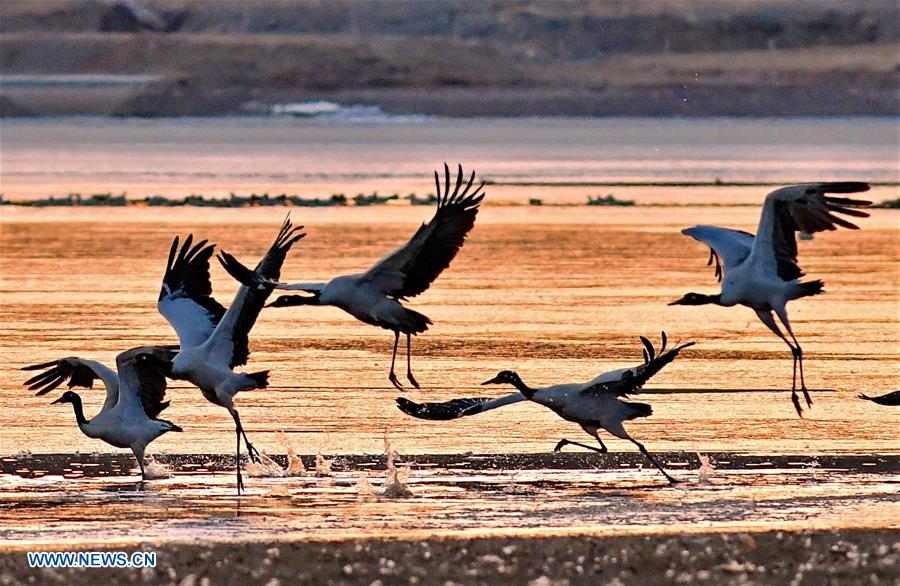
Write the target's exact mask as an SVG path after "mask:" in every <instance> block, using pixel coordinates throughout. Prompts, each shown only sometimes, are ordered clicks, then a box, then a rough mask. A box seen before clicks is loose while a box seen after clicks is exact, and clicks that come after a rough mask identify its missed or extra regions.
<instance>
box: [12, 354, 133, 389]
mask: <svg viewBox="0 0 900 586" xmlns="http://www.w3.org/2000/svg"><path fill="white" fill-rule="evenodd" d="M22 370H32V371H33V370H42V371H43V372H40V373H38V374H36V375H34V376H33V377H31V378H29V379H28V380H27V381H25V382H24V383H23V384H24V385H26V386H27V387H28V390H29V391H37V392H36V393H35V395H37V396H41V395H46V394H47V393H49V392H50V391H52V390H53V389H55V388H56V387H58V386H59V385H61V384H62V383H64V382H66V381H68V384H67V385H66V386H67V387H68V388H70V389H71V388H73V387H81V388H85V389H90V388H93V386H94V381H95V380H103V382H104V384H105V385H106V387H107V392H110V391H112V392H114V393H115V392H118V385H119V377H118V375H117V374H116V373H115V371H113V370H110V369H109V368H107V367H105V366H103V365H102V364H100V363H99V362H94V361H93V360H83V359H81V358H78V357H75V356H69V357H67V358H60V359H59V360H52V361H50V362H44V363H41V364H32V365H31V366H25V367H23V368H22Z"/></svg>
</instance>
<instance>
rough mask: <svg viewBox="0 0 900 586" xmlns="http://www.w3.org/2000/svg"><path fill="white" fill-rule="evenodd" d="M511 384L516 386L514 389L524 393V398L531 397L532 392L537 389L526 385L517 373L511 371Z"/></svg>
mask: <svg viewBox="0 0 900 586" xmlns="http://www.w3.org/2000/svg"><path fill="white" fill-rule="evenodd" d="M511 384H512V386H514V387H516V389H517V390H518V391H519V392H520V393H522V394H523V395H525V398H526V399H531V397H533V396H534V393H535V392H536V391H537V389H532V388H531V387H529V386H528V385H526V384H525V382H524V381H523V380H522V378H521V377H520V376H519V375H518V374H517V373H513V379H512V383H511Z"/></svg>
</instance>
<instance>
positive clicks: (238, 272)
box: [226, 164, 484, 391]
mask: <svg viewBox="0 0 900 586" xmlns="http://www.w3.org/2000/svg"><path fill="white" fill-rule="evenodd" d="M434 182H435V186H436V190H437V191H436V193H437V197H438V206H437V211H436V212H435V214H434V217H433V218H432V219H431V221H430V222H428V223H427V224H423V225H422V226H421V227H420V228H419V229H418V231H416V233H415V234H414V235H413V237H412V238H411V239H410V240H409V242H407V243H406V244H404V245H403V246H401V247H400V248H398V249H397V250H395V251H394V252H392V253H390V254H389V255H387V256H386V257H384V258H382V259H381V260H380V261H378V262H377V263H376V264H375V265H374V266H373V267H371V268H370V269H369V270H368V271H366V272H364V273H359V274H355V275H344V276H340V277H335V278H333V279H332V280H331V281H329V282H327V283H294V284H285V283H278V284H277V285H276V288H277V289H282V290H293V291H303V292H305V293H309V294H310V295H282V296H280V297H278V298H277V299H276V300H275V301H274V302H272V303H271V304H269V305H268V307H291V306H296V305H331V306H334V307H338V308H340V309H342V310H344V311H346V312H347V313H349V314H350V315H352V316H353V317H355V318H356V319H358V320H360V321H361V322H364V323H367V324H370V325H374V326H378V327H381V328H384V329H387V330H391V331H393V332H394V351H393V354H392V355H391V372H390V375H388V380H390V381H391V383H392V384H393V385H394V386H395V387H397V388H398V389H399V390H401V391H402V390H403V387H402V386H401V385H400V382H399V381H398V380H397V375H396V374H395V373H394V365H395V363H396V360H397V346H398V344H399V343H400V334H405V335H406V378H407V380H408V381H409V382H410V383H411V384H412V385H413V386H414V387H416V388H419V383H418V382H417V381H416V379H415V377H413V374H412V366H411V358H410V350H411V342H410V338H411V336H412V335H415V334H420V333H422V332H424V331H425V330H427V329H428V326H429V325H431V320H430V319H428V317H427V316H425V315H422V314H421V313H419V312H417V311H413V310H412V309H409V308H408V307H404V306H403V304H402V303H401V302H402V301H405V300H406V299H408V298H410V297H415V296H416V295H419V294H420V293H423V292H424V291H426V290H427V289H428V288H429V286H431V283H432V282H434V280H435V279H436V278H437V277H438V275H440V274H441V272H442V271H443V270H444V269H446V268H447V267H448V266H450V262H451V261H452V260H453V258H454V257H455V256H456V253H457V252H459V249H460V248H461V247H462V245H463V242H464V241H465V239H466V235H467V234H468V233H469V231H470V230H471V229H472V227H473V226H474V225H475V216H476V215H477V214H478V206H479V204H480V203H481V200H482V199H483V198H484V194H483V193H481V189H482V187H483V186H484V183H481V184H480V185H478V186H476V187H475V189H472V186H473V183H474V182H475V172H474V171H473V172H472V174H471V176H470V177H469V180H468V182H467V183H466V182H464V175H463V170H462V165H460V166H459V170H458V172H457V176H456V185H455V187H454V188H453V191H452V192H451V191H450V168H449V167H448V166H447V165H446V164H445V165H444V186H443V190H442V189H441V181H440V177H439V175H438V173H437V171H435V172H434ZM470 190H471V191H470ZM441 191H443V194H442V193H441ZM226 268H228V267H226ZM234 268H235V270H234V271H232V276H233V277H235V278H236V279H238V280H242V279H243V280H242V282H243V283H244V284H245V285H248V284H252V283H253V282H252V281H248V280H247V276H248V272H247V271H245V270H242V269H241V267H240V266H236V267H234Z"/></svg>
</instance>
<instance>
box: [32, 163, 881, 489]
mask: <svg viewBox="0 0 900 586" xmlns="http://www.w3.org/2000/svg"><path fill="white" fill-rule="evenodd" d="M443 175H444V176H443V185H442V182H441V177H440V175H439V174H438V173H437V172H435V184H436V190H437V191H436V193H437V196H438V202H437V210H436V212H435V215H434V217H433V218H432V219H431V220H430V221H429V222H428V223H426V224H423V225H422V226H421V227H420V228H419V229H418V230H417V231H416V233H415V234H414V235H413V237H412V238H411V239H410V240H409V241H408V242H407V243H406V244H404V245H403V246H401V247H400V248H398V249H397V250H395V251H394V252H392V253H390V254H388V255H387V256H385V257H384V258H383V259H381V260H380V261H378V262H377V263H376V264H375V265H373V266H372V267H371V268H369V269H368V270H367V271H365V272H362V273H358V274H354V275H345V276H338V277H335V278H333V279H332V280H331V281H329V282H328V283H284V282H282V281H281V268H282V265H283V263H284V261H285V259H286V257H287V255H288V253H289V252H290V251H291V248H292V247H293V246H294V245H295V244H296V243H297V242H298V241H299V240H300V239H302V238H303V237H304V236H305V234H304V233H303V232H302V230H303V227H302V226H294V225H293V224H292V223H291V221H290V219H289V218H288V219H286V220H285V221H284V224H283V225H282V227H281V229H280V230H279V232H278V235H277V236H276V238H275V241H274V242H273V243H272V245H271V246H270V247H269V249H268V251H267V252H266V254H265V255H264V256H263V257H262V259H261V260H260V261H259V263H258V264H257V265H256V267H255V268H253V269H250V268H248V267H247V266H245V265H244V264H242V263H241V262H240V261H239V260H238V259H236V258H235V257H233V256H232V255H230V254H228V253H227V252H225V251H221V252H220V253H219V255H218V257H217V259H218V261H219V262H220V264H221V265H222V266H223V267H224V269H225V270H226V271H227V272H228V274H229V275H231V276H232V277H233V278H235V279H236V280H237V281H239V282H240V284H241V286H240V288H239V289H238V291H237V293H236V294H235V297H234V299H233V300H232V302H231V305H230V306H229V307H228V309H227V310H226V309H225V307H223V306H222V305H221V304H220V303H219V302H218V301H216V300H215V298H214V297H213V296H212V285H211V282H210V261H211V259H212V256H213V254H214V252H215V245H214V244H210V243H208V241H207V240H202V241H199V242H196V243H195V242H194V238H193V235H189V236H188V237H187V238H185V240H184V241H183V242H181V241H180V239H179V238H178V237H176V238H175V239H174V241H173V242H172V246H171V249H170V250H169V256H168V260H167V262H166V265H165V272H164V275H163V282H162V287H161V290H160V293H159V300H158V303H157V309H158V311H159V313H160V314H161V315H162V316H163V317H164V318H165V319H166V320H167V321H168V322H169V324H170V325H171V326H172V328H173V329H174V330H175V333H176V335H177V337H178V345H177V346H151V347H140V348H134V349H130V350H126V351H124V352H122V353H121V354H119V355H118V356H117V357H116V370H112V369H110V368H108V367H106V366H104V365H102V364H100V363H98V362H96V361H93V360H85V359H81V358H74V357H69V358H63V359H60V360H56V361H52V362H45V363H42V364H36V365H33V366H27V367H25V368H24V369H23V370H29V371H35V370H39V371H41V372H39V373H38V374H36V375H35V376H33V377H31V378H30V379H28V380H27V381H25V385H26V386H28V387H29V389H30V390H36V391H37V395H44V394H46V393H49V392H50V391H52V390H54V389H55V388H57V387H59V386H60V385H61V384H63V383H67V386H68V388H69V389H71V388H73V387H84V388H91V387H92V385H93V383H94V381H95V380H100V381H102V383H103V384H104V386H105V387H106V401H105V402H104V404H103V407H102V408H101V410H100V412H99V413H97V414H96V415H95V416H94V417H93V418H91V419H87V418H86V417H85V415H84V411H83V408H82V403H81V398H80V397H79V395H78V394H77V393H75V392H73V391H71V390H67V391H66V392H64V393H63V394H62V396H61V397H60V398H59V399H57V400H56V401H54V403H71V404H72V405H73V409H74V411H75V417H76V421H77V423H78V427H79V428H80V429H81V431H82V432H83V433H84V434H85V435H87V436H88V437H91V438H97V439H101V440H103V441H105V442H106V443H108V444H110V445H112V446H115V447H120V448H130V449H131V450H132V451H133V453H134V456H135V458H136V459H137V461H138V465H139V466H140V469H141V477H142V480H143V479H145V478H146V474H145V470H144V452H145V450H146V447H147V445H148V444H149V443H150V442H152V441H153V440H155V439H156V438H158V437H159V436H161V435H162V434H164V433H167V432H170V431H175V432H181V431H182V430H181V428H180V427H178V426H177V425H175V424H174V423H172V422H170V421H166V420H164V419H160V418H159V416H160V414H161V413H162V411H163V410H164V409H165V408H166V407H168V405H169V403H168V402H164V398H165V393H166V380H167V379H172V380H184V381H188V382H190V383H191V384H193V385H194V386H196V387H198V388H199V389H200V392H201V393H202V394H203V397H204V398H206V400H207V401H209V402H211V403H213V404H215V405H219V406H220V407H223V408H224V409H226V410H227V411H228V413H229V414H230V415H231V417H232V419H233V420H234V426H235V438H236V476H237V488H238V493H240V491H241V490H242V489H243V480H242V478H241V441H242V440H243V442H244V444H245V445H246V448H247V454H248V456H249V458H250V459H251V460H253V461H256V460H257V459H258V458H259V452H258V451H257V450H256V448H254V447H253V445H252V444H251V443H250V441H249V439H248V438H247V434H246V433H245V431H244V428H243V425H242V424H241V418H240V416H239V414H238V410H237V408H236V407H235V404H234V398H235V395H237V394H238V393H240V392H241V391H247V390H252V389H264V388H266V386H267V385H268V379H269V372H268V371H261V372H236V371H235V368H238V367H241V366H244V365H246V364H247V360H248V357H249V354H250V332H251V330H252V328H253V325H254V324H255V323H256V320H257V317H258V316H259V314H260V312H261V311H262V310H263V308H264V307H291V306H298V305H331V306H334V307H338V308H340V309H342V310H344V311H345V312H347V313H349V314H350V315H352V316H353V317H355V318H356V319H358V320H360V321H362V322H363V323H366V324H370V325H374V326H378V327H380V328H384V329H387V330H390V331H392V332H393V333H394V348H393V354H392V357H391V370H390V374H389V375H388V379H389V380H390V382H391V383H392V384H393V385H394V386H395V387H397V388H398V389H400V390H401V391H402V390H403V387H402V385H401V384H400V381H399V380H398V378H397V376H396V374H395V371H394V368H395V363H396V358H397V349H398V346H399V343H400V335H401V334H403V335H405V336H406V357H407V371H406V380H407V381H408V382H409V383H410V384H411V385H412V386H414V387H416V388H419V383H418V382H417V381H416V379H415V377H414V376H413V373H412V367H411V357H410V352H411V337H412V336H413V335H415V334H420V333H422V332H424V331H426V330H427V329H428V326H429V325H430V324H431V320H430V319H429V318H428V317H427V316H425V315H422V314H421V313H419V312H416V311H414V310H412V309H409V308H408V307H405V306H404V305H403V303H402V302H403V301H405V300H407V299H408V298H411V297H414V296H416V295H419V294H421V293H423V292H424V291H426V290H427V289H428V288H429V286H430V285H431V283H433V282H434V280H435V279H436V278H437V277H438V275H440V274H441V272H442V271H443V270H444V269H446V268H447V267H448V266H449V265H450V263H451V262H452V260H453V258H454V257H455V256H456V254H457V253H458V252H459V250H460V249H461V247H462V246H463V242H464V241H465V239H466V236H467V234H468V233H469V231H471V229H472V227H473V226H474V225H475V218H476V216H477V214H478V210H479V205H480V203H481V201H482V199H483V198H484V193H483V191H482V189H483V186H484V184H483V183H481V184H478V185H476V184H475V173H474V172H472V173H471V175H470V176H469V177H468V179H466V176H465V175H464V173H463V170H462V166H459V168H458V172H457V176H456V179H455V181H452V180H451V174H450V169H449V167H448V166H447V165H446V164H445V165H444V174H443ZM451 184H453V186H452V188H451ZM868 188H869V186H868V184H866V183H858V182H841V183H815V184H805V185H794V186H790V187H785V188H782V189H778V190H776V191H774V192H772V193H771V194H769V195H768V197H767V198H766V201H765V204H764V205H763V211H762V216H761V218H760V222H759V228H758V230H757V234H756V235H755V236H754V235H753V234H749V233H747V232H742V231H738V230H731V229H728V228H720V227H716V226H695V227H693V228H688V229H686V230H684V231H683V233H684V234H686V235H688V236H691V237H692V238H695V239H696V240H698V241H700V242H702V243H704V244H706V245H707V246H709V248H710V260H709V264H712V263H713V262H715V265H716V276H717V277H718V279H719V281H720V282H721V283H722V290H721V292H720V293H719V294H716V295H704V294H700V293H688V294H686V295H685V296H684V297H682V298H681V299H679V300H678V301H675V302H673V303H670V305H702V304H716V305H721V306H725V307H730V306H734V305H745V306H747V307H750V308H751V309H753V310H754V311H755V312H756V314H757V315H758V316H759V319H760V320H761V321H762V322H763V323H764V324H765V325H766V326H767V327H768V328H769V329H771V330H772V331H773V332H774V333H775V334H776V335H777V336H778V337H779V338H781V339H782V340H784V342H785V343H786V344H787V345H788V346H789V347H790V349H791V354H792V357H793V361H794V377H793V383H792V388H791V399H792V402H793V404H794V407H795V409H796V410H797V413H798V415H800V416H801V417H802V412H803V410H802V407H801V405H800V400H799V396H798V394H797V378H798V372H799V382H800V391H801V392H802V393H803V396H804V399H805V402H806V405H807V407H809V406H811V405H812V398H811V397H810V395H809V392H808V390H807V387H806V382H805V379H804V374H803V351H802V349H801V347H800V344H799V343H798V342H797V339H796V337H795V336H794V332H793V329H792V327H791V323H790V320H789V319H788V316H787V309H786V305H787V302H788V301H791V300H793V299H799V298H802V297H808V296H812V295H818V294H819V293H822V291H823V283H822V281H807V282H801V281H800V278H801V277H802V276H803V273H802V271H801V270H800V267H799V266H798V264H797V242H796V232H797V231H803V232H807V233H810V234H811V233H814V232H819V231H822V230H835V229H836V228H837V227H839V226H840V227H845V228H851V229H856V228H857V226H856V225H854V224H852V223H851V222H849V221H848V220H846V219H844V218H843V217H841V216H840V215H838V214H843V215H847V216H854V217H866V216H867V215H868V214H867V213H866V212H864V211H861V210H859V209H857V208H861V207H865V206H868V205H870V204H871V202H868V201H863V200H857V199H850V198H846V197H835V196H832V195H830V194H834V193H838V194H847V193H859V192H863V191H866V190H868ZM276 290H284V291H298V292H300V293H301V294H289V295H281V296H279V297H277V298H276V299H275V300H274V301H273V302H271V303H269V304H268V305H267V304H266V302H267V301H268V300H269V297H270V296H271V295H272V294H273V293H274V292H275V291H276ZM775 316H777V318H778V320H780V322H781V324H782V326H783V327H784V329H785V330H787V332H788V335H789V336H790V340H789V339H788V338H787V337H786V336H785V335H784V333H782V331H781V330H780V329H779V327H778V324H777V323H776V321H775ZM640 341H641V343H642V345H643V349H642V352H643V357H644V361H643V363H642V364H639V365H637V366H634V367H631V368H623V369H619V370H614V371H610V372H607V373H603V374H601V375H599V376H598V377H596V378H594V379H593V380H590V381H587V382H584V383H571V384H556V385H551V386H547V387H540V388H534V387H530V386H528V385H527V384H526V383H525V382H523V381H522V379H521V377H520V376H519V375H518V374H516V373H515V372H513V371H509V370H504V371H502V372H500V373H498V374H497V376H495V377H493V378H492V379H490V380H488V381H486V382H484V383H482V384H485V385H488V384H498V385H499V384H504V385H511V386H513V387H515V389H516V392H515V393H512V394H509V395H506V396H503V397H500V398H461V399H453V400H450V401H445V402H440V403H414V402H412V401H410V400H408V399H406V398H403V397H400V398H398V399H397V400H396V401H397V407H398V408H399V409H400V410H401V411H403V412H404V413H406V414H408V415H410V416H412V417H416V418H419V419H426V420H435V421H440V420H451V419H457V418H459V417H465V416H469V415H475V414H478V413H483V412H485V411H489V410H492V409H496V408H499V407H502V406H504V405H510V404H513V403H517V402H520V401H532V402H535V403H538V404H540V405H543V406H545V407H547V408H549V409H550V410H552V411H553V412H554V413H556V414H557V415H559V416H560V417H561V418H563V419H565V420H567V421H571V422H574V423H577V424H578V425H579V426H581V428H582V429H583V430H584V431H585V433H587V434H588V435H590V436H591V437H593V438H594V439H595V440H596V441H597V442H598V444H599V446H600V447H599V448H597V447H594V446H590V445H587V444H582V443H578V442H574V441H569V440H567V439H562V440H560V441H559V443H557V445H556V447H555V450H557V451H558V450H560V449H561V448H562V447H564V446H565V445H570V444H571V445H576V446H580V447H583V448H586V449H589V450H595V451H598V452H606V446H605V445H604V444H603V440H602V439H601V438H600V436H599V433H598V432H599V430H601V429H603V430H605V431H606V432H607V433H609V434H611V435H613V436H615V437H618V438H621V439H625V440H628V441H630V442H632V443H634V444H635V445H636V446H637V447H638V449H639V450H640V451H641V453H642V454H643V455H644V456H645V457H646V458H647V459H648V460H649V461H650V462H651V463H652V464H653V465H654V466H655V467H656V468H657V469H658V470H659V471H660V472H661V473H662V474H663V475H664V476H665V477H666V479H667V480H668V481H669V482H671V483H674V482H676V480H675V479H674V478H673V477H672V476H671V475H669V474H668V473H667V472H666V471H665V469H664V468H663V466H662V465H661V464H660V463H659V462H658V461H657V459H656V458H654V457H653V455H652V454H650V452H648V451H647V450H646V448H645V447H644V446H643V445H642V444H641V443H640V442H638V441H637V440H636V439H634V438H633V437H631V436H630V435H629V434H628V433H627V432H626V431H625V429H624V427H623V423H624V422H625V421H629V420H631V419H635V418H640V417H648V416H649V415H651V414H652V412H653V411H652V408H651V406H650V405H648V404H646V403H638V402H634V401H630V400H627V399H628V396H629V395H631V394H635V393H638V392H639V391H640V390H641V388H642V387H643V385H644V384H645V383H646V382H647V381H648V380H649V379H650V378H651V377H653V376H654V375H655V374H657V373H658V372H659V371H660V370H662V369H663V368H664V367H665V366H666V365H667V364H669V363H670V362H672V361H673V360H674V359H675V358H676V357H677V356H678V354H679V353H680V352H681V351H682V350H684V349H685V348H688V347H690V346H692V345H693V342H689V343H686V344H682V345H678V346H675V347H673V348H670V349H667V345H668V340H667V336H666V333H665V332H663V333H662V336H661V343H660V347H659V349H658V350H657V349H656V348H654V346H653V344H652V343H651V342H650V341H649V340H648V339H647V338H645V337H643V336H641V337H640ZM893 395H896V393H894V394H893ZM893 395H888V396H885V397H884V398H877V397H876V398H873V399H872V400H874V401H875V402H880V403H881V404H897V403H898V398H897V397H896V396H893ZM863 398H867V399H869V397H863Z"/></svg>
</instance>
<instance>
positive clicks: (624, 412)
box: [397, 332, 694, 484]
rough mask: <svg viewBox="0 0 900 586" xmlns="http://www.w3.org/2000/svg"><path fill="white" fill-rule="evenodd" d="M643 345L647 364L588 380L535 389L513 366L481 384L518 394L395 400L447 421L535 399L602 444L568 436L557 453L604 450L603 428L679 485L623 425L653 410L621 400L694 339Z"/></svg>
mask: <svg viewBox="0 0 900 586" xmlns="http://www.w3.org/2000/svg"><path fill="white" fill-rule="evenodd" d="M640 340H641V343H642V344H643V345H644V350H643V354H644V364H642V365H640V366H637V367H634V368H623V369H620V370H614V371H611V372H608V373H604V374H602V375H600V376H598V377H597V378H595V379H593V380H591V381H588V382H586V383H573V384H560V385H553V386H549V387H543V388H531V387H529V386H528V385H526V384H525V383H524V382H522V379H521V378H520V377H519V375H518V374H517V373H515V372H513V371H511V370H504V371H501V372H500V373H498V374H497V376H495V377H494V378H492V379H490V380H488V381H485V382H483V383H482V384H483V385H499V384H510V385H512V386H514V387H516V389H518V391H519V392H518V393H513V394H511V395H507V396H505V397H500V398H499V399H489V398H472V399H453V400H451V401H446V402H444V403H414V402H412V401H409V400H408V399H405V398H403V397H398V398H397V407H398V408H399V409H400V410H401V411H403V412H404V413H406V414H407V415H410V416H412V417H416V418H419V419H428V420H438V421H440V420H448V419H456V418H458V417H464V416H467V415H475V414H476V413H483V412H484V411H487V410H490V409H496V408H497V407H501V406H503V405H510V404H512V403H518V402H519V401H525V400H529V401H534V402H535V403H539V404H541V405H543V406H545V407H548V408H549V409H550V410H552V411H553V412H554V413H556V414H557V415H559V416H560V417H562V418H563V419H565V420H567V421H572V422H575V423H577V424H579V425H580V426H581V428H582V429H583V430H584V431H585V432H586V433H587V434H588V435H590V436H591V437H593V438H594V439H596V440H597V442H598V443H599V444H600V447H599V448H595V447H593V446H589V445H586V444H582V443H578V442H573V441H570V440H567V439H565V438H563V439H561V440H560V441H559V443H557V444H556V447H555V448H554V451H559V450H560V449H562V447H563V446H565V445H568V444H572V445H576V446H581V447H583V448H587V449H589V450H594V451H597V452H600V453H605V452H606V451H607V450H606V446H605V445H604V444H603V440H601V439H600V436H599V435H598V433H597V432H598V431H599V430H600V429H604V430H606V431H607V432H609V433H610V434H612V435H614V436H615V437H618V438H621V439H625V440H628V441H630V442H631V443H633V444H634V445H636V446H637V447H638V449H639V450H640V451H641V453H642V454H644V456H646V457H647V459H648V460H650V462H651V463H652V464H653V465H654V466H655V467H656V468H657V469H658V470H659V471H660V472H662V473H663V475H664V476H665V477H666V479H667V480H668V481H669V482H670V483H672V484H675V483H676V482H677V481H676V480H675V479H674V478H672V477H671V476H670V475H669V474H668V473H667V472H666V471H665V469H664V468H663V467H662V465H661V464H660V463H659V462H658V461H657V459H656V458H655V457H654V456H653V455H652V454H650V452H648V451H647V449H646V448H645V447H644V446H643V444H641V443H640V442H639V441H637V440H636V439H634V438H633V437H631V436H630V435H629V434H628V432H626V431H625V428H624V427H622V423H623V422H624V421H628V420H630V419H636V418H638V417H648V416H650V415H651V414H652V413H653V409H652V407H651V406H650V405H647V404H646V403H635V402H631V401H623V400H622V398H623V397H624V398H627V397H628V395H630V394H635V393H638V392H639V391H640V389H641V388H642V387H643V386H644V383H646V382H647V381H648V380H650V378H651V377H652V376H653V375H655V374H656V373H657V372H659V371H660V370H662V369H663V367H665V366H666V365H667V364H669V363H670V362H672V361H673V360H675V358H676V357H677V356H678V353H679V352H681V351H682V350H683V349H685V348H688V347H690V346H693V345H694V343H693V342H688V343H687V344H682V345H680V346H676V347H674V348H672V349H671V350H669V351H668V352H667V351H666V344H667V338H666V333H665V332H663V333H662V344H661V346H660V349H659V351H658V352H657V351H656V350H655V349H654V348H653V345H652V344H651V343H650V341H649V340H648V339H647V338H645V337H643V336H641V337H640Z"/></svg>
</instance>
